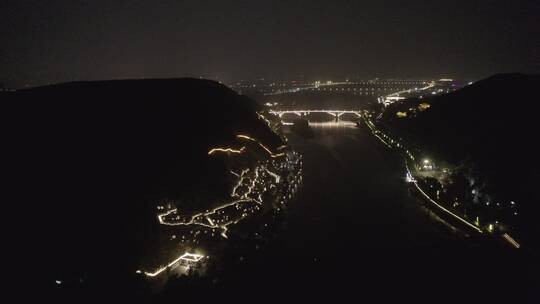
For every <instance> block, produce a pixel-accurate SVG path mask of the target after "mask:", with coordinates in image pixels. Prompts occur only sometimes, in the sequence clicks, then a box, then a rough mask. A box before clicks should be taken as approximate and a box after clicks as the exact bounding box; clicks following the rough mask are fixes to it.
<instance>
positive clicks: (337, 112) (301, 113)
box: [270, 110, 362, 119]
mask: <svg viewBox="0 0 540 304" xmlns="http://www.w3.org/2000/svg"><path fill="white" fill-rule="evenodd" d="M270 113H272V114H274V115H277V116H279V118H281V117H282V116H283V115H285V114H296V115H298V116H300V117H303V116H307V115H308V114H311V113H326V114H330V115H332V116H334V117H335V118H336V119H338V118H339V117H341V115H344V114H354V115H356V116H358V117H362V112H361V111H354V110H283V111H270Z"/></svg>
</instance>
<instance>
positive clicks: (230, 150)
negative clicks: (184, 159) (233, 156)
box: [208, 147, 246, 155]
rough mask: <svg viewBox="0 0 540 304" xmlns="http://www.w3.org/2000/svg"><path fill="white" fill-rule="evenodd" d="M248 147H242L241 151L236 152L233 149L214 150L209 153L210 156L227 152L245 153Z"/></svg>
mask: <svg viewBox="0 0 540 304" xmlns="http://www.w3.org/2000/svg"><path fill="white" fill-rule="evenodd" d="M245 149H246V147H242V148H240V149H239V150H235V149H232V148H214V149H212V150H210V151H208V155H212V154H214V153H216V152H227V153H243V152H244V151H245Z"/></svg>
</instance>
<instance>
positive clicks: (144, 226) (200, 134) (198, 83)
mask: <svg viewBox="0 0 540 304" xmlns="http://www.w3.org/2000/svg"><path fill="white" fill-rule="evenodd" d="M0 104H1V106H2V114H3V115H2V116H3V118H2V120H3V121H4V123H5V126H6V128H7V130H8V132H7V133H8V136H7V138H4V145H3V147H4V149H5V151H7V152H8V153H7V155H5V156H4V161H5V162H6V163H7V168H6V169H7V174H8V176H9V180H10V181H9V185H8V188H9V189H10V190H11V191H10V193H9V194H11V195H12V198H11V199H10V200H9V202H10V206H9V208H8V210H9V211H7V210H6V211H5V212H4V214H5V215H6V217H7V218H8V219H9V224H10V225H9V226H10V227H17V228H15V231H14V238H15V239H16V241H17V244H18V245H17V246H16V247H14V248H17V252H18V254H21V253H24V254H28V256H29V257H30V256H33V255H35V254H39V256H40V261H45V263H44V265H45V266H43V265H42V266H40V271H39V272H35V273H34V272H33V273H32V275H46V276H51V275H54V274H55V273H57V272H58V273H60V272H61V270H62V265H63V266H65V265H68V266H69V265H70V264H71V263H73V264H76V265H78V266H79V265H80V266H82V268H83V269H86V270H88V269H92V270H95V271H98V272H99V271H107V272H108V274H110V280H113V278H114V276H113V275H112V274H113V273H116V272H122V271H123V270H128V269H130V270H129V271H130V272H133V269H134V268H132V267H134V266H133V265H132V264H133V263H135V262H136V261H137V257H138V254H140V252H151V251H152V250H153V248H152V245H153V244H152V243H151V242H149V241H147V239H151V238H152V236H153V234H155V233H156V230H157V229H158V227H156V226H157V222H156V218H155V202H156V200H163V199H176V198H178V197H192V198H193V199H197V198H198V197H199V198H200V197H203V198H207V197H222V196H224V195H228V194H229V193H228V191H229V189H228V188H227V185H226V183H225V179H226V178H225V176H226V174H228V173H227V172H226V171H225V165H224V163H222V161H221V160H220V159H219V158H209V157H208V156H207V152H208V150H209V148H211V147H214V146H219V145H223V144H227V143H228V142H230V141H232V140H234V136H235V135H236V134H239V133H243V134H250V135H251V136H253V137H256V138H258V139H259V140H260V141H262V142H263V143H264V144H265V145H266V146H268V147H276V146H278V145H281V144H283V143H282V142H281V140H280V139H279V137H278V136H277V135H275V134H274V133H273V132H272V131H271V130H270V129H269V128H268V126H267V125H266V124H265V123H264V122H262V121H261V120H260V119H259V118H258V116H257V113H256V110H258V109H259V108H258V105H257V104H256V103H255V102H254V101H252V100H250V99H248V98H246V97H243V96H240V95H238V94H236V93H235V92H234V91H232V90H230V89H228V88H227V87H225V86H223V85H220V84H218V83H216V82H212V81H207V80H197V79H164V80H121V81H98V82H73V83H66V84H58V85H51V86H45V87H38V88H32V89H26V90H20V91H16V92H10V93H6V94H3V95H1V96H0ZM25 256H26V255H25ZM119 261H121V262H119ZM67 268H73V267H67Z"/></svg>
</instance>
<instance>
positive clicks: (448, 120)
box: [381, 74, 540, 232]
mask: <svg viewBox="0 0 540 304" xmlns="http://www.w3.org/2000/svg"><path fill="white" fill-rule="evenodd" d="M539 87H540V76H539V75H523V74H502V75H495V76H492V77H490V78H487V79H484V80H481V81H478V82H476V83H474V84H472V85H469V86H467V87H465V88H463V89H461V90H457V91H455V92H453V93H449V94H445V95H441V96H436V97H432V98H424V99H409V100H405V101H403V102H400V103H396V104H393V105H391V106H389V107H388V108H387V109H386V111H385V113H384V115H383V117H382V119H381V123H382V125H384V126H386V127H387V128H389V129H390V130H391V132H392V133H393V134H397V135H399V136H400V137H402V138H404V139H406V140H407V141H408V142H410V143H414V145H415V146H417V147H419V148H420V149H422V150H424V151H426V153H429V154H430V155H433V156H434V157H435V158H436V159H439V160H446V161H450V162H452V163H454V164H458V163H460V162H463V161H467V162H469V163H470V164H473V167H474V169H475V170H477V172H478V173H479V174H480V175H481V176H483V177H484V178H486V180H487V181H489V187H488V188H490V189H492V190H493V192H494V193H496V194H495V195H494V197H495V199H496V200H498V201H501V202H506V201H509V200H514V201H516V202H521V207H522V212H521V214H522V216H523V217H522V219H523V224H524V225H525V226H527V229H530V230H529V232H531V230H532V229H537V228H538V224H536V222H537V220H536V216H537V214H538V211H540V208H539V206H538V195H537V194H536V191H535V189H536V187H537V184H538V182H539V181H540V166H539V162H538V155H540V148H539V147H540V146H539V145H538V131H539V127H538V111H537V104H538V103H539V102H540V97H539V95H538V88H539ZM421 103H427V104H429V105H430V107H429V108H427V109H425V110H424V111H420V110H418V108H419V105H420V104H421ZM398 112H402V113H403V112H406V113H407V117H404V118H399V117H398V116H397V115H396V114H397V113H398Z"/></svg>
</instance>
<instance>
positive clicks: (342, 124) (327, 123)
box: [309, 120, 356, 129]
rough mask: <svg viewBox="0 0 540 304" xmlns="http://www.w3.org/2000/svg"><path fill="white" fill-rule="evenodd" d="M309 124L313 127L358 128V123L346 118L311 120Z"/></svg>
mask: <svg viewBox="0 0 540 304" xmlns="http://www.w3.org/2000/svg"><path fill="white" fill-rule="evenodd" d="M309 126H310V127H313V128H346V129H352V128H356V123H354V122H352V121H346V120H338V121H325V122H311V121H310V122H309Z"/></svg>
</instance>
